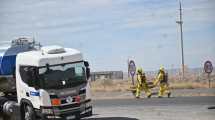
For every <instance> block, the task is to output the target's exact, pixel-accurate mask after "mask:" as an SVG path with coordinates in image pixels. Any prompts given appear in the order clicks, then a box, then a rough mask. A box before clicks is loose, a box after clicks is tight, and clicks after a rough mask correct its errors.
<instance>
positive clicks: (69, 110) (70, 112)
mask: <svg viewBox="0 0 215 120" xmlns="http://www.w3.org/2000/svg"><path fill="white" fill-rule="evenodd" d="M36 113H37V116H39V117H40V118H42V120H73V119H75V118H77V117H78V118H83V117H89V116H92V105H91V101H85V102H83V103H81V104H72V105H65V106H58V107H53V106H51V107H41V109H40V110H38V111H37V112H36Z"/></svg>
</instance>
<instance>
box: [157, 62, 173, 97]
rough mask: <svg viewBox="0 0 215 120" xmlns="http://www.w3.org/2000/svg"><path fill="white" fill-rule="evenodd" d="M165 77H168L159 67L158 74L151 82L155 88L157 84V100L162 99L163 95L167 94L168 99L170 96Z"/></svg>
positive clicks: (162, 68)
mask: <svg viewBox="0 0 215 120" xmlns="http://www.w3.org/2000/svg"><path fill="white" fill-rule="evenodd" d="M167 77H168V75H167V73H165V70H164V67H163V66H161V67H160V70H159V72H158V75H157V77H156V79H155V80H154V82H153V85H154V86H157V85H158V84H159V87H160V88H159V93H158V97H159V98H161V97H163V95H164V94H167V95H168V97H170V95H171V92H170V90H169V84H168V78H167Z"/></svg>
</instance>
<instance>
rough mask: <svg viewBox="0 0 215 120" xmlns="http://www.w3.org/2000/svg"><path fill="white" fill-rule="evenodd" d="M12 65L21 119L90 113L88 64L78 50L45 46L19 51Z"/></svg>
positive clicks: (67, 119) (45, 119) (64, 118)
mask: <svg viewBox="0 0 215 120" xmlns="http://www.w3.org/2000/svg"><path fill="white" fill-rule="evenodd" d="M15 69H16V70H15V71H16V72H15V73H16V74H15V78H16V92H17V102H18V104H19V105H20V110H21V117H22V118H21V119H22V120H37V119H42V120H49V119H50V120H53V119H56V120H70V119H74V118H75V119H80V118H81V117H87V116H91V115H92V105H91V99H90V98H91V96H90V88H89V82H88V79H89V76H90V69H89V64H88V62H86V61H84V60H83V56H82V54H81V52H79V51H78V50H75V49H70V48H62V47H60V46H48V47H41V48H40V49H37V50H31V51H27V52H21V53H19V54H17V56H16V67H15Z"/></svg>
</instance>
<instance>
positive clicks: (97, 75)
mask: <svg viewBox="0 0 215 120" xmlns="http://www.w3.org/2000/svg"><path fill="white" fill-rule="evenodd" d="M105 79H111V80H113V79H121V80H122V79H123V71H101V72H92V73H91V80H92V81H95V80H105Z"/></svg>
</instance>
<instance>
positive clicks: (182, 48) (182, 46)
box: [176, 0, 184, 80]
mask: <svg viewBox="0 0 215 120" xmlns="http://www.w3.org/2000/svg"><path fill="white" fill-rule="evenodd" d="M179 7H180V8H179V12H180V13H179V15H180V16H179V21H176V23H177V24H179V25H180V32H181V64H182V80H184V42H183V29H182V27H183V26H182V24H183V21H182V7H181V0H179Z"/></svg>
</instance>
